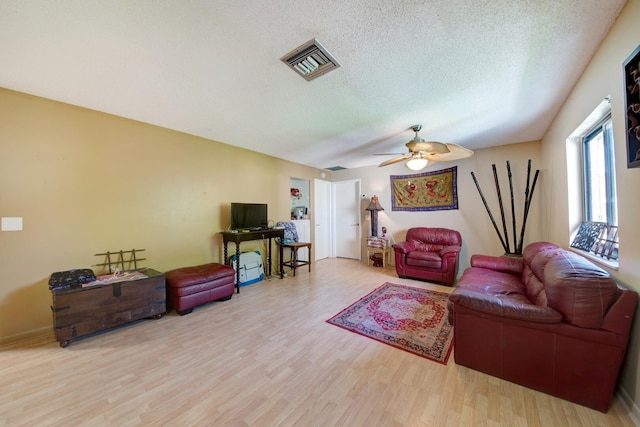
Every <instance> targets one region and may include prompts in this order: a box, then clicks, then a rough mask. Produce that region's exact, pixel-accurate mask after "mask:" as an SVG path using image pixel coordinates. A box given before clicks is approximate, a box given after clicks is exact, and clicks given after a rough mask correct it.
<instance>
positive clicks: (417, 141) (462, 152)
mask: <svg viewBox="0 0 640 427" xmlns="http://www.w3.org/2000/svg"><path fill="white" fill-rule="evenodd" d="M411 129H413V131H414V132H415V133H416V136H415V137H413V139H412V140H411V141H409V142H407V143H406V144H405V145H406V146H407V148H408V149H409V152H408V153H405V154H403V155H402V156H401V157H396V158H395V159H390V160H385V161H384V162H382V163H380V164H379V165H378V167H382V166H388V165H392V164H394V163H398V162H402V161H404V160H407V164H406V166H407V167H408V168H409V169H411V170H414V171H417V170H420V169H424V168H426V167H427V166H429V165H431V164H433V163H436V162H451V161H453V160H460V159H466V158H467V157H471V156H473V151H471V150H469V149H468V148H464V147H462V146H460V145H458V144H452V143H447V144H445V143H442V142H436V141H425V140H424V139H422V138H420V136H419V135H418V132H420V129H422V125H415V126H411ZM391 154H402V153H389V154H382V155H383V156H388V155H391Z"/></svg>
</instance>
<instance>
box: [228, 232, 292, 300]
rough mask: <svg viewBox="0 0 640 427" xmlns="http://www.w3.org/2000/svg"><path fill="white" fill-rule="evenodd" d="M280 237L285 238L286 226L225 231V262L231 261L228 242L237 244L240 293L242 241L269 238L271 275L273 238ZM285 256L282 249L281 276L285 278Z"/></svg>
mask: <svg viewBox="0 0 640 427" xmlns="http://www.w3.org/2000/svg"><path fill="white" fill-rule="evenodd" d="M278 237H279V238H280V239H283V240H284V228H277V229H276V228H270V229H267V230H259V231H246V232H242V231H223V232H222V241H223V242H224V263H225V264H227V263H228V262H229V254H228V252H227V243H229V242H232V243H235V244H236V254H237V256H236V292H237V293H240V265H239V264H240V243H241V242H248V241H251V240H264V239H269V245H268V246H267V265H268V268H269V276H271V239H274V238H278ZM283 261H284V258H283V256H282V251H280V264H279V265H280V278H281V279H282V278H284V272H283V269H282V264H283Z"/></svg>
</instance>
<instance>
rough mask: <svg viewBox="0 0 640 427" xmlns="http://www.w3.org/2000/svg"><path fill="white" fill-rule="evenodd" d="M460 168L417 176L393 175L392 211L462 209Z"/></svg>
mask: <svg viewBox="0 0 640 427" xmlns="http://www.w3.org/2000/svg"><path fill="white" fill-rule="evenodd" d="M457 180H458V167H457V166H454V167H451V168H448V169H441V170H438V171H433V172H424V173H419V174H414V175H391V210H394V211H440V210H449V209H458V184H457Z"/></svg>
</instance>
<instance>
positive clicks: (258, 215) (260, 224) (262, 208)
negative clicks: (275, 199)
mask: <svg viewBox="0 0 640 427" xmlns="http://www.w3.org/2000/svg"><path fill="white" fill-rule="evenodd" d="M267 224H268V219H267V205H266V204H264V203H231V229H232V230H244V229H250V230H251V229H263V228H267Z"/></svg>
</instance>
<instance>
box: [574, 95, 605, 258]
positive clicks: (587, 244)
mask: <svg viewBox="0 0 640 427" xmlns="http://www.w3.org/2000/svg"><path fill="white" fill-rule="evenodd" d="M572 159H573V160H572ZM567 177H568V185H569V188H568V189H569V193H568V195H569V225H570V229H571V230H573V233H575V234H574V237H573V239H572V241H571V247H573V248H576V249H580V250H583V251H586V252H589V253H590V254H591V255H595V256H597V257H598V258H600V259H603V260H606V261H607V262H608V263H609V264H610V265H612V266H614V265H615V264H617V259H618V227H617V225H618V207H617V199H616V182H615V160H614V141H613V127H612V122H611V105H610V101H609V99H608V97H607V98H605V99H604V100H603V102H601V103H600V105H598V107H597V108H596V109H595V110H594V111H593V113H591V114H590V115H589V117H587V119H586V120H585V121H584V122H583V123H582V124H581V125H580V127H578V129H576V130H575V131H574V132H573V133H572V134H571V136H570V137H569V138H568V139H567ZM578 188H580V189H581V190H582V191H575V190H576V189H578ZM573 233H572V234H573Z"/></svg>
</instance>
